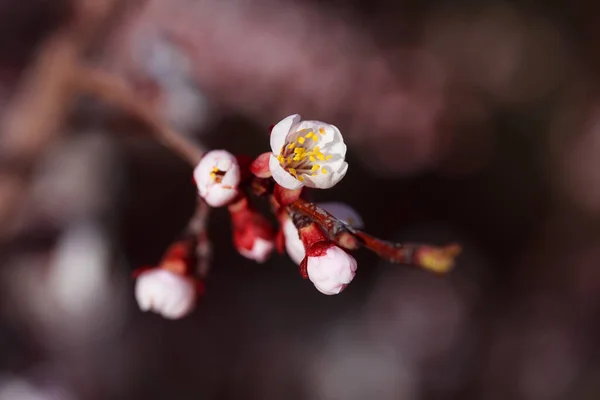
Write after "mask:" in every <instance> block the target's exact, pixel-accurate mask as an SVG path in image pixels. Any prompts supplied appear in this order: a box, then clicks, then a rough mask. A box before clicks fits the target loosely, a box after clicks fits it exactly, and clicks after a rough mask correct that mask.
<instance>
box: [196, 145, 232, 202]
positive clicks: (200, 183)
mask: <svg viewBox="0 0 600 400" xmlns="http://www.w3.org/2000/svg"><path fill="white" fill-rule="evenodd" d="M194 180H195V181H196V186H197V187H198V193H199V194H200V196H202V198H204V200H205V201H206V202H207V203H208V205H210V206H211V207H221V206H224V205H227V204H228V203H229V202H230V201H231V200H233V199H234V198H235V196H236V195H237V193H238V190H237V187H238V185H239V183H240V167H239V165H238V163H237V160H236V158H235V156H234V155H233V154H231V153H229V152H228V151H225V150H212V151H209V152H208V153H206V154H205V155H204V157H202V159H201V160H200V162H199V163H198V165H197V166H196V168H195V169H194Z"/></svg>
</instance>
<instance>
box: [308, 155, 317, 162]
mask: <svg viewBox="0 0 600 400" xmlns="http://www.w3.org/2000/svg"><path fill="white" fill-rule="evenodd" d="M308 159H309V160H310V161H312V162H317V159H316V158H315V157H314V156H310V157H308Z"/></svg>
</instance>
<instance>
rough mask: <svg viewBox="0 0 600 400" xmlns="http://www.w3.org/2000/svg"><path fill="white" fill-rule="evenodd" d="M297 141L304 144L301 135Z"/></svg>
mask: <svg viewBox="0 0 600 400" xmlns="http://www.w3.org/2000/svg"><path fill="white" fill-rule="evenodd" d="M298 143H300V144H304V138H303V137H302V136H300V137H299V138H298Z"/></svg>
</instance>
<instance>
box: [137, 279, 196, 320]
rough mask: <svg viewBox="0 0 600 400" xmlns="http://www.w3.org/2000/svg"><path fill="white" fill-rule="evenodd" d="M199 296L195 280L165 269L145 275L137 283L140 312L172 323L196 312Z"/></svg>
mask: <svg viewBox="0 0 600 400" xmlns="http://www.w3.org/2000/svg"><path fill="white" fill-rule="evenodd" d="M197 295H198V293H197V290H196V282H195V281H194V279H193V278H191V277H189V276H185V275H180V274H177V273H175V272H172V271H169V270H166V269H163V268H151V269H147V270H145V271H143V272H141V273H140V274H139V275H138V276H137V280H136V283H135V298H136V300H137V302H138V305H139V307H140V309H141V310H142V311H153V312H155V313H157V314H160V315H162V316H163V317H165V318H168V319H179V318H182V317H184V316H186V315H187V314H189V313H190V312H192V311H193V309H194V307H195V305H196V298H197Z"/></svg>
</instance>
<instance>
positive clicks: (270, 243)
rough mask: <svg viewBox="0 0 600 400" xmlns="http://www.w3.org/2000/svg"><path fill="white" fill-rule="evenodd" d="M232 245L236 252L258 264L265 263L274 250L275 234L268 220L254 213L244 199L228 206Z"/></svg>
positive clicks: (256, 212)
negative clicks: (231, 228)
mask: <svg viewBox="0 0 600 400" xmlns="http://www.w3.org/2000/svg"><path fill="white" fill-rule="evenodd" d="M229 212H230V215H231V223H232V225H233V244H234V246H235V247H236V249H237V250H238V252H239V253H240V254H241V255H242V256H244V257H246V258H249V259H251V260H254V261H256V262H258V263H263V262H265V261H266V260H267V259H268V258H269V256H270V255H271V252H272V251H273V249H274V248H275V234H274V233H273V227H272V226H271V223H270V222H269V220H267V219H266V218H265V217H263V216H262V215H261V214H260V213H259V212H258V211H256V210H255V209H254V208H253V207H252V206H251V205H250V204H249V203H248V200H247V199H246V198H242V199H241V200H239V201H238V202H237V203H234V204H232V205H230V206H229Z"/></svg>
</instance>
